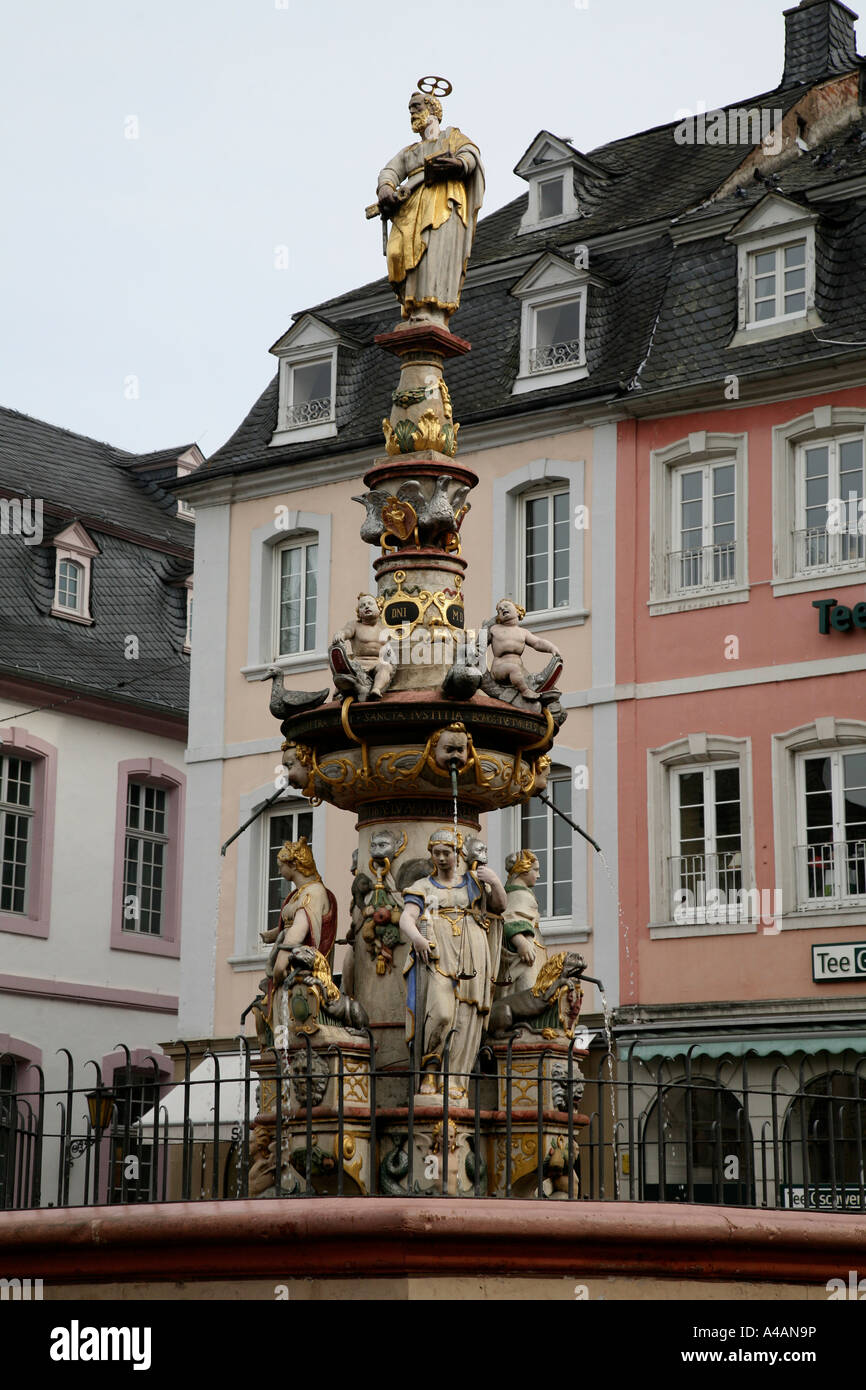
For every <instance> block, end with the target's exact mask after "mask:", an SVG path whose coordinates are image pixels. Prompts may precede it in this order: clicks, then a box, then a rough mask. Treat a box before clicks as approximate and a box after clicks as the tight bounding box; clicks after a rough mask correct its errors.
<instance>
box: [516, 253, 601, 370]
mask: <svg viewBox="0 0 866 1390" xmlns="http://www.w3.org/2000/svg"><path fill="white" fill-rule="evenodd" d="M590 284H593V285H599V286H600V285H602V284H603V282H602V281H601V280H600V279H599V278H598V277H597V276H590V273H589V271H588V270H586V269H585V268H583V267H577V266H574V265H572V264H570V262H568V261H566V260H564V259H563V257H562V256H559V255H556V254H554V253H553V252H550V251H548V252H545V253H544V255H542V256H541V257H539V259H538V260H537V261H536V262H535V264H534V265H533V266H532V267H531V268H530V269H529V270H528V271H527V272H526V274H525V275H523V276H521V278H520V279H519V280H518V282H517V284H516V285H514V286H512V289H511V293H512V294H513V295H514V297H515V298H516V299H519V300H520V368H519V371H518V375H517V376H516V378H515V380H514V385H513V386H512V388H511V394H512V395H517V396H519V395H523V394H525V393H526V392H528V391H541V390H544V388H545V387H548V386H563V385H566V384H567V383H569V382H573V381H582V380H583V379H584V378H585V377H587V376H588V375H589V369H588V368H587V365H586V297H587V292H588V287H589V285H590ZM570 303H575V304H577V305H578V310H579V332H578V341H579V354H578V358H577V360H576V361H572V362H565V363H563V364H561V365H559V366H555V367H546V368H544V370H543V371H533V370H532V354H533V352H534V351H535V349H536V346H537V335H538V311H539V309H548V308H552V307H554V306H556V305H561V304H570Z"/></svg>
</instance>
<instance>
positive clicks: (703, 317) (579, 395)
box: [190, 7, 866, 500]
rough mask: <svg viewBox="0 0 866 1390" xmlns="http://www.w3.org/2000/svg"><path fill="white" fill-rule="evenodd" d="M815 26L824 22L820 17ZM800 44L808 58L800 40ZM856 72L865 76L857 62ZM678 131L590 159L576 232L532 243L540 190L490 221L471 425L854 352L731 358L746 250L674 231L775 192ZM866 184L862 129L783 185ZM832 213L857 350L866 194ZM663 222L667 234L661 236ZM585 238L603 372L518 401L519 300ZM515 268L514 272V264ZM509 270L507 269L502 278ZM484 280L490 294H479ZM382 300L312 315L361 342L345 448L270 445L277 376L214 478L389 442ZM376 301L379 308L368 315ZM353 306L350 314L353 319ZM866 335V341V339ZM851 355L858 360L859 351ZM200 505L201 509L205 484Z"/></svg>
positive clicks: (348, 350) (811, 156) (382, 288)
mask: <svg viewBox="0 0 866 1390" xmlns="http://www.w3.org/2000/svg"><path fill="white" fill-rule="evenodd" d="M804 8H805V7H804ZM809 8H811V7H809ZM819 8H820V7H819ZM807 18H808V22H809V24H810V25H812V22H813V19H815V16H812V15H810V16H807ZM799 19H800V16H799V15H798V22H799ZM794 40H795V43H794V46H795V47H796V43H797V42H799V39H797V38H796V35H794ZM798 61H799V60H798ZM840 61H841V60H840V59H839V54H838V50H833V52H832V53H831V54H830V56H829V58H828V60H827V62H826V64H824V70H823V72H820V71H819V72H818V74H817V76H818V77H821V76H827V75H830V74H832V73H833V72H836V71H838V64H839V62H840ZM853 61H854V63H855V64H856V65H857V66H858V67H860V66H862V64H861V60H859V59H856V57H855V58H854V60H853ZM818 66H819V68H820V67H821V66H822V65H821V64H818ZM849 68H850V63H849ZM812 80H814V79H812ZM806 90H807V88H806V87H804V85H803V84H802V82H798V83H797V85H794V86H791V87H790V88H786V89H784V88H777V89H775V90H773V91H770V92H765V93H762V94H761V95H760V96H758V97H751V98H747V99H746V100H743V101H737V102H733V103H731V104H730V106H728V107H726V108H725V110H731V109H734V108H740V109H742V108H752V107H757V108H758V109H760V110H781V111H782V112H787V111H789V110H790V108H791V107H792V106H793V105H794V104H795V103H796V102H797V101H799V100H801V99H802V97H803V95H804V92H805V91H806ZM677 124H678V123H675V122H672V123H669V124H667V125H664V126H658V127H655V128H654V129H651V130H646V131H642V132H640V133H639V134H636V135H632V136H628V137H625V138H624V139H620V140H615V141H612V142H610V143H609V144H606V145H602V146H600V147H599V148H598V149H595V150H591V151H589V152H588V154H587V156H586V157H587V158H588V159H590V160H591V161H592V163H593V165H594V166H596V167H597V168H599V169H603V170H604V171H606V176H604V177H599V176H596V175H595V174H593V175H592V176H591V177H590V178H589V181H587V180H586V178H585V176H584V174H583V173H580V172H577V171H576V173H575V177H576V178H577V179H578V181H579V197H578V202H579V206H580V209H581V215H580V217H579V218H577V219H575V220H573V221H570V222H567V223H563V224H561V225H559V226H557V227H555V228H552V229H551V228H547V229H539V230H538V231H537V232H533V233H529V234H525V235H519V227H520V222H521V219H522V217H523V215H524V213H525V211H526V207H527V196H528V195H527V194H524V195H522V196H521V197H519V198H516V199H514V200H513V201H512V202H510V203H508V204H506V205H505V206H504V207H502V208H499V209H497V210H496V211H495V212H492V213H490V214H488V215H487V216H486V217H483V218H482V219H480V221H479V224H478V232H477V236H476V239H475V245H474V248H473V252H472V260H471V264H470V272H469V277H468V279H467V283H466V286H465V288H464V291H463V295H462V300H461V306H460V309H459V311H458V312H457V314H456V315H455V316H454V318H453V319H452V322H451V327H452V329H453V330H454V332H455V333H458V334H459V335H460V336H461V337H464V338H467V339H469V341H470V342H471V343H472V345H473V348H472V352H471V353H470V354H469V355H468V356H467V357H464V358H459V359H455V360H454V361H452V362H450V363H449V365H448V384H449V388H450V390H451V396H452V400H453V402H454V408H455V417H456V418H457V419H458V420H459V421H460V422H461V424H462V425H463V427H464V428H465V427H466V426H468V425H472V424H474V423H478V422H481V421H483V420H485V419H489V418H492V417H497V418H502V417H503V416H506V415H514V414H517V413H520V412H524V411H533V410H537V409H538V408H539V406H545V405H548V404H549V405H550V406H561V405H562V404H564V403H565V404H568V403H573V404H574V405H575V407H578V406H580V405H582V404H584V403H589V402H590V401H595V400H599V401H603V400H610V399H612V398H613V399H617V400H622V401H623V402H624V403H625V402H627V401H629V400H635V399H637V398H638V396H640V395H641V394H644V395H645V394H648V393H649V392H650V391H658V390H661V389H662V388H665V389H668V390H675V389H677V388H678V387H686V386H691V385H694V384H696V383H700V382H709V381H712V380H719V381H721V380H722V379H723V378H724V377H725V376H726V375H727V374H729V373H732V372H733V373H744V374H749V373H755V374H760V373H762V372H763V373H772V372H773V371H775V370H776V369H784V368H786V367H791V366H794V365H796V364H798V363H801V364H802V363H804V362H809V361H812V360H814V359H820V358H823V357H829V356H832V355H840V354H844V353H845V352H846V348H845V347H844V346H843V347H840V346H839V345H838V344H831V343H821V342H819V341H818V340H817V338H816V335H815V334H813V333H812V332H804V333H799V334H792V335H790V336H788V337H786V338H779V339H776V340H770V341H764V342H761V343H750V344H749V345H748V346H745V347H743V348H739V349H729V348H728V344H729V342H730V340H731V338H732V337H733V334H734V332H735V330H736V326H737V283H736V281H737V276H736V261H737V256H736V248H735V247H734V246H733V245H732V244H731V243H730V242H727V241H725V234H726V233H725V231H720V232H719V233H718V235H709V236H706V237H703V238H702V239H700V240H694V241H684V242H680V243H678V244H677V242H676V239H675V238H674V237H673V236H672V235H671V233H672V231H676V230H677V229H679V228H682V227H683V226H684V225H685V224H694V225H695V226H698V225H699V224H700V223H701V222H702V220H707V221H708V220H709V219H711V218H715V217H718V216H719V214H720V213H722V214H724V213H726V212H727V213H729V214H730V217H731V219H732V220H733V219H734V218H738V217H741V216H743V215H744V214H745V213H746V212H747V211H748V209H749V208H750V207H752V206H754V205H755V204H756V203H757V202H758V201H759V200H760V199H761V198H762V197H764V196H765V195H766V193H767V191H768V184H767V182H761V181H759V180H753V181H749V182H748V183H747V184H746V185H745V186H743V187H741V188H738V189H737V191H736V194H732V195H731V196H730V197H726V198H724V199H719V198H718V196H717V195H718V193H719V190H720V189H721V188H722V187H723V186H724V185H725V183H726V182H727V180H728V179H729V178H730V177H731V175H732V174H734V173H735V172H736V171H737V170H738V169H740V167H741V165H742V164H743V161H744V159H746V157H747V156H748V155H749V154H750V153H751V147H748V146H743V145H736V144H731V145H727V144H719V145H712V144H691V145H689V144H679V143H677V142H676V141H675V140H674V138H673V136H674V130H675V128H676V125H677ZM860 174H866V126H864V125H863V124H862V123H861V124H858V125H856V126H854V127H853V128H852V129H851V130H847V131H843V132H841V133H840V134H837V135H834V136H832V137H830V138H828V139H827V140H826V141H825V142H824V143H823V144H819V145H817V146H816V147H815V148H814V149H812V150H810V151H809V153H807V154H803V155H802V156H800V157H799V158H796V159H794V160H793V161H791V162H789V163H788V164H786V165H785V166H783V167H782V168H780V169H779V170H778V171H777V178H776V179H774V180H773V179H771V180H770V183H771V185H772V186H774V187H777V188H778V191H780V192H782V193H784V194H785V195H787V196H791V197H793V198H794V199H795V200H798V201H801V202H803V203H804V204H807V203H808V195H809V194H813V193H815V192H816V190H819V189H820V188H821V187H824V186H832V185H836V184H838V183H839V182H840V181H842V180H846V179H849V178H852V177H855V176H857V175H860ZM809 205H810V207H811V206H812V205H811V204H809ZM817 210H818V211H819V212H820V222H819V224H818V235H817V239H816V241H817V259H818V265H817V304H816V307H817V309H818V311H819V313H820V315H821V317H822V318H823V320H824V322H825V324H826V329H824V330H820V332H819V334H818V336H819V337H824V338H826V339H843V340H846V341H847V340H849V339H852V340H853V339H856V338H857V337H858V333H857V331H856V325H857V323H858V322H860V323H862V322H863V317H864V314H863V311H864V308H866V305H864V303H863V299H864V296H866V278H864V275H863V268H864V264H866V259H864V252H866V246H864V245H862V244H861V238H862V236H863V230H862V228H863V220H864V215H866V198H864V197H863V196H862V195H858V196H855V197H852V199H851V200H850V201H847V202H834V203H833V204H832V205H829V204H828V205H823V206H820V207H818V209H817ZM658 223H661V226H658V225H654V224H658ZM640 228H646V238H647V239H645V240H641V239H640V237H639V235H634V237H633V241H632V244H631V245H621V246H619V247H613V246H611V247H608V248H607V249H604V242H602V245H601V248H599V247H598V246H596V245H595V244H594V243H595V242H596V241H597V240H598V239H600V238H605V237H610V236H612V235H614V234H620V233H623V232H629V231H630V230H631V231H632V232H634V231H635V230H636V229H640ZM726 230H727V229H726ZM580 242H587V243H588V244H589V246H590V265H589V269H590V271H591V273H592V274H593V275H598V276H600V277H602V279H603V280H604V281H605V282H606V283H605V284H603V285H591V286H590V288H589V292H588V299H587V316H586V356H587V366H588V368H589V372H588V376H587V378H586V379H585V380H583V381H580V382H576V383H572V384H570V385H568V386H563V387H556V386H555V385H548V386H545V387H543V388H541V389H540V390H539V391H536V392H530V393H526V394H524V395H519V396H513V395H512V389H511V388H512V385H513V382H514V378H515V376H516V374H517V371H518V355H519V329H520V306H519V304H518V301H517V300H516V299H515V297H514V296H513V295H511V294H510V293H509V291H510V289H511V287H512V286H513V285H514V284H515V283H516V282H517V280H518V279H519V278H520V277H521V276H522V275H523V274H524V273H525V271H526V270H527V268H528V265H529V264H531V262H532V260H534V259H537V258H538V257H540V256H541V255H543V254H544V252H546V251H557V250H559V251H562V252H564V253H565V254H568V250H567V249H566V248H568V249H569V250H570V248H573V247H574V246H575V245H576V244H577V243H580ZM512 261H513V263H514V264H513V267H512V266H510V265H509V262H512ZM497 264H500V265H501V266H502V270H503V276H502V278H498V279H497V278H495V269H494V268H495V267H496V266H497ZM479 272H481V274H480V275H479ZM473 277H475V280H476V282H477V281H478V280H480V281H481V283H473ZM383 292H385V293H386V294H387V292H388V285H387V280H385V279H380V280H377V281H374V282H371V283H370V284H367V285H363V286H361V287H360V288H357V289H354V290H351V291H349V292H348V293H346V294H342V295H339V296H336V297H335V298H332V299H329V300H326V301H324V302H323V303H321V304H319V305H316V306H311V307H310V308H308V309H306V310H304V311H303V312H310V313H314V314H316V315H317V316H318V317H320V318H324V319H326V320H327V321H329V322H331V323H333V324H335V325H337V326H340V327H341V330H342V324H343V323H345V325H346V329H347V330H348V333H349V334H350V335H351V337H352V339H354V340H355V341H356V343H357V344H358V346H357V347H346V346H341V347H340V349H339V351H338V371H337V388H336V402H335V416H336V423H337V428H338V435H337V438H335V439H332V440H319V441H316V442H313V443H303V442H299V443H297V444H289V445H285V446H282V447H280V448H271V447H270V446H269V441H270V438H271V435H272V433H273V431H274V429H275V428H276V418H277V403H278V389H277V378H276V376H275V377H274V379H273V380H272V381H271V383H270V385H269V386H268V387H267V388H266V390H265V391H264V392H263V393H262V395H261V396H260V397H259V399H258V401H256V403H255V404H254V405H253V407H252V409H251V410H250V412H249V414H248V415H247V416H246V418H245V419H244V421H243V422H242V423H241V424H240V426H239V427H238V429H237V430H236V431H235V433H234V434H233V435H232V436H231V438H230V439H229V440H227V441H226V443H225V444H223V445H222V447H221V448H220V449H218V450H217V451H216V452H215V453H214V454H213V455H212V456H211V458H210V460H209V461H208V465H207V466H206V467H205V468H203V469H202V470H201V472H200V475H199V481H200V482H204V481H205V480H206V479H208V478H210V477H214V476H215V475H219V474H224V473H236V472H246V471H251V470H256V469H261V468H267V467H273V466H276V465H285V464H286V463H292V462H295V461H297V463H298V464H299V465H300V464H301V463H302V462H303V461H304V460H307V459H313V458H315V459H321V458H327V457H328V456H329V455H337V454H340V453H342V452H344V451H348V450H350V449H360V448H369V447H375V446H376V445H377V444H381V441H382V436H381V419H382V416H383V415H385V414H387V411H388V403H389V401H390V393H391V391H392V389H393V387H394V384H395V381H396V363H395V361H394V359H393V358H392V357H391V356H390V355H389V354H386V353H385V352H383V351H382V350H381V349H379V348H378V347H376V346H375V344H374V341H373V339H374V337H375V335H376V334H378V333H382V332H385V331H387V330H389V329H391V328H392V327H393V325H394V323H395V320H396V318H397V313H398V309H397V301H396V299H394V300H393V307H390V304H391V301H389V307H388V308H383ZM368 302H369V305H370V312H369V314H365V313H364V312H363V310H364V306H365V304H367V303H368ZM350 310H351V317H349V318H348V319H345V318H344V317H343V316H344V315H345V314H346V313H347V311H350ZM299 316H300V315H298V316H296V317H299ZM859 336H860V337H862V336H863V334H862V330H861V331H860V333H859ZM850 350H851V351H855V350H856V346H855V347H852V348H851V349H850ZM190 495H191V498H192V499H193V500H194V485H193V487H192V489H191V493H190Z"/></svg>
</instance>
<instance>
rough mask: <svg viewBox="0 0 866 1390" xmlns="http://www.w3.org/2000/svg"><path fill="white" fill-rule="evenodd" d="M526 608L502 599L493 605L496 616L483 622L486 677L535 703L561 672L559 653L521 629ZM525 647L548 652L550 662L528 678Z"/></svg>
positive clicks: (542, 638)
mask: <svg viewBox="0 0 866 1390" xmlns="http://www.w3.org/2000/svg"><path fill="white" fill-rule="evenodd" d="M525 617H526V609H525V608H523V606H522V605H521V604H518V603H515V602H514V600H513V599H510V598H501V599H500V600H499V602H498V603H497V605H496V617H495V618H494V619H493V620H492V621H490V622H488V623H485V627H486V628H487V629H488V636H489V642H490V652H491V656H492V661H491V664H490V672H489V675H490V677H492V680H493V682H494V683H495V685H496V686H509V685H510V686H512V687H513V689H514V691H516V693H517V694H518V695H522V696H523V698H524V699H525V700H529V701H531V702H532V703H533V704H537V703H539V702H540V700H541V696H542V695H543V694H544V693H545V692H547V691H551V690H552V687H553V686H554V685H555V683H556V681H557V679H558V677H559V674H560V672H561V671H562V654H561V652H560V650H559V648H558V647H556V646H554V644H553V643H552V642H548V640H547V638H546V637H539V636H538V635H537V634H536V633H534V632H531V631H530V630H529V628H525V627H521V625H520V624H521V620H522V619H523V618H525ZM527 647H531V648H532V649H533V650H534V651H537V652H549V653H550V657H551V659H550V661H549V662H548V663H547V665H546V666H545V668H544V670H543V671H540V672H539V673H538V674H537V675H534V676H533V675H530V673H529V672H528V671H527V669H526V667H525V666H524V664H523V653H524V651H525V650H526V648H527Z"/></svg>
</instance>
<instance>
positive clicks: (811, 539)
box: [793, 526, 866, 574]
mask: <svg viewBox="0 0 866 1390" xmlns="http://www.w3.org/2000/svg"><path fill="white" fill-rule="evenodd" d="M793 537H794V572H795V573H796V574H813V573H814V572H815V571H816V570H833V571H834V572H835V571H837V570H858V569H863V568H864V566H866V536H860V535H857V534H856V533H853V534H852V533H851V532H848V531H843V532H830V531H828V530H827V528H826V527H825V526H810V527H809V528H808V530H806V531H794V532H793Z"/></svg>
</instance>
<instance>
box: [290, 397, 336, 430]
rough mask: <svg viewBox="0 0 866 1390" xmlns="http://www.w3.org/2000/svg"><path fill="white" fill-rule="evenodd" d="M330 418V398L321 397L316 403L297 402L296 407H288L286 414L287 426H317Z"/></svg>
mask: <svg viewBox="0 0 866 1390" xmlns="http://www.w3.org/2000/svg"><path fill="white" fill-rule="evenodd" d="M330 418H331V397H330V396H322V397H320V399H319V400H317V401H299V402H298V404H297V405H290V406H289V408H288V411H287V412H286V424H287V425H317V424H319V423H320V422H321V421H322V420H330Z"/></svg>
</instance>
